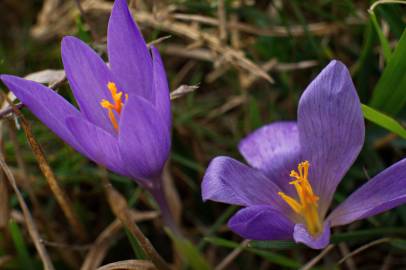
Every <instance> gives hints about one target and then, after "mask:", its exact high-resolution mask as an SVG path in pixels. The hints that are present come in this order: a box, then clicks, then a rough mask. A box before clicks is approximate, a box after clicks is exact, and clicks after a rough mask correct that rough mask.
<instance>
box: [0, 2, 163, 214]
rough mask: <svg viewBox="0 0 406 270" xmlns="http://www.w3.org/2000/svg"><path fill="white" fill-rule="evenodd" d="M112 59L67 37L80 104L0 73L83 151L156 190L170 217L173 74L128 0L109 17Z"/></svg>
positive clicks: (70, 74)
mask: <svg viewBox="0 0 406 270" xmlns="http://www.w3.org/2000/svg"><path fill="white" fill-rule="evenodd" d="M107 49H108V57H109V63H110V65H109V66H108V65H106V64H105V62H104V61H103V59H102V58H101V57H100V56H99V55H98V54H97V53H96V52H94V51H93V50H92V49H91V48H90V47H89V46H88V45H86V44H85V43H83V42H82V41H80V40H79V39H77V38H75V37H64V38H63V40H62V48H61V51H62V61H63V65H64V68H65V72H66V76H67V79H68V80H69V84H70V86H71V88H72V91H73V94H74V97H75V99H76V101H77V104H78V105H79V109H80V110H78V109H77V108H76V107H75V106H73V105H72V104H70V103H68V102H67V101H66V100H65V99H64V98H62V97H61V96H60V95H58V94H57V93H55V92H54V91H53V90H51V89H49V88H47V87H45V86H43V85H41V84H39V83H36V82H33V81H28V80H24V79H21V78H19V77H15V76H11V75H2V76H1V80H2V81H3V82H4V83H5V84H6V85H7V87H8V88H9V89H10V90H11V91H12V92H13V93H14V94H15V95H16V96H17V97H18V99H19V100H21V101H22V102H23V103H24V104H25V105H26V106H27V107H28V108H29V109H30V110H31V111H32V112H33V113H34V114H35V115H36V116H37V117H38V118H39V119H40V120H41V121H42V122H43V123H44V124H45V125H47V126H48V127H49V128H50V129H51V130H52V131H53V132H55V133H56V134H57V135H58V136H59V137H61V138H62V139H63V140H64V141H65V142H66V143H68V144H69V145H70V146H72V147H73V148H74V149H76V150H77V151H78V152H80V153H81V154H83V155H85V156H87V157H88V158H89V159H91V160H93V161H94V162H96V163H98V164H100V165H103V166H105V167H106V168H108V169H110V170H111V171H113V172H116V173H118V174H121V175H124V176H128V177H131V178H132V179H136V181H137V182H138V183H139V184H140V185H141V186H143V187H145V188H147V189H148V190H149V191H151V193H152V194H153V195H154V196H155V198H156V200H157V201H158V203H159V204H160V206H161V210H162V213H163V215H164V218H165V216H166V219H167V220H169V219H170V214H169V210H168V208H167V205H166V201H165V199H164V195H163V191H162V186H161V185H162V181H161V174H162V170H163V167H164V164H165V162H166V160H167V159H168V156H169V151H170V146H171V135H170V129H171V112H170V96H169V89H168V83H167V78H166V74H165V70H164V66H163V64H162V61H161V58H160V55H159V53H158V50H157V49H156V48H154V47H152V48H151V51H150V50H149V49H148V48H147V45H146V43H145V41H144V39H143V37H142V35H141V33H140V31H139V29H138V27H137V25H136V24H135V22H134V20H133V18H132V17H131V14H130V12H129V10H128V7H127V4H126V1H125V0H116V1H115V3H114V6H113V9H112V13H111V16H110V20H109V24H108V35H107Z"/></svg>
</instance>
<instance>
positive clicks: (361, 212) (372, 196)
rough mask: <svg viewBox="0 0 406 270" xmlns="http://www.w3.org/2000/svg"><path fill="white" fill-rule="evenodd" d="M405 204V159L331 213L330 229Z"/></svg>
mask: <svg viewBox="0 0 406 270" xmlns="http://www.w3.org/2000/svg"><path fill="white" fill-rule="evenodd" d="M404 203H406V159H402V160H401V161H399V162H397V163H395V164H394V165H392V166H391V167H389V168H387V169H386V170H384V171H383V172H381V173H380V174H378V175H377V176H375V177H374V178H372V179H371V180H369V181H368V182H367V183H366V184H364V185H363V186H361V187H360V188H359V189H358V190H356V191H355V192H354V193H353V194H351V196H350V197H348V198H347V199H346V200H345V201H344V202H343V203H342V204H340V205H339V206H338V207H337V208H336V209H334V211H333V212H332V213H331V214H330V216H329V218H328V219H329V220H330V221H331V224H332V226H338V225H345V224H348V223H351V222H353V221H355V220H359V219H363V218H367V217H370V216H373V215H376V214H379V213H382V212H384V211H386V210H389V209H391V208H393V207H396V206H399V205H402V204H404Z"/></svg>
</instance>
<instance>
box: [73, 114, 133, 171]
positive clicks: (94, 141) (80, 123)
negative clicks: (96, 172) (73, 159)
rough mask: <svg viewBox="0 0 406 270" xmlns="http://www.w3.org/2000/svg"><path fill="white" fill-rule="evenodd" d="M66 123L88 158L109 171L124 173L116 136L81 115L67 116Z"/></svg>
mask: <svg viewBox="0 0 406 270" xmlns="http://www.w3.org/2000/svg"><path fill="white" fill-rule="evenodd" d="M66 125H67V126H68V128H69V130H70V131H71V132H72V134H73V135H74V136H75V137H76V139H77V141H78V142H79V144H80V145H81V146H82V148H83V149H84V151H85V153H86V156H87V157H88V158H90V159H91V160H93V161H94V162H96V163H98V164H100V165H102V166H104V167H106V168H108V169H109V170H111V171H114V172H116V173H118V174H121V175H126V172H125V170H124V169H123V162H122V160H121V157H120V153H119V151H118V141H117V138H116V137H114V136H113V135H111V134H110V133H108V132H106V131H105V130H104V129H102V128H100V127H98V126H96V125H94V124H92V123H90V122H89V121H87V120H86V119H84V118H83V117H82V118H78V117H69V118H67V119H66Z"/></svg>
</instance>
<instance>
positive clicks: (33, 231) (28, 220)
mask: <svg viewBox="0 0 406 270" xmlns="http://www.w3.org/2000/svg"><path fill="white" fill-rule="evenodd" d="M0 167H1V168H2V170H3V172H4V173H5V174H6V177H7V179H8V181H9V183H10V185H11V187H12V188H13V190H14V192H15V194H16V196H17V200H18V203H19V204H20V207H21V210H22V211H23V215H24V220H25V224H26V226H27V230H28V233H29V234H30V236H31V239H32V241H33V242H34V246H35V248H36V249H37V251H38V254H39V256H40V257H41V261H42V263H43V265H44V269H45V270H54V269H55V268H54V266H53V265H52V261H51V259H50V257H49V255H48V253H47V251H46V249H45V247H44V245H43V243H42V242H41V237H40V236H39V233H38V230H37V226H36V225H35V223H34V220H33V218H32V216H31V213H30V211H29V209H28V206H27V204H26V203H25V201H24V198H23V196H22V195H21V192H20V190H19V189H18V187H17V184H16V181H15V178H14V176H13V174H12V173H11V171H10V169H9V168H8V166H7V164H6V162H5V161H4V156H3V154H1V153H0Z"/></svg>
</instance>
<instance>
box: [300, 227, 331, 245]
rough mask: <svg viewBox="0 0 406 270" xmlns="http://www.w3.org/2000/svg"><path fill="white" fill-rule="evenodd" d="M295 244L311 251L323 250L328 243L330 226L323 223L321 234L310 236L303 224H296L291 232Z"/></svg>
mask: <svg viewBox="0 0 406 270" xmlns="http://www.w3.org/2000/svg"><path fill="white" fill-rule="evenodd" d="M293 238H294V240H295V242H296V243H303V244H305V245H306V246H308V247H311V248H313V249H323V248H325V247H326V246H327V245H328V244H329V243H330V224H329V223H328V222H325V223H324V225H323V232H322V233H321V234H319V235H318V236H316V237H314V236H312V235H311V234H310V233H309V232H308V231H307V228H306V226H305V225H304V224H296V225H295V228H294V232H293Z"/></svg>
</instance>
